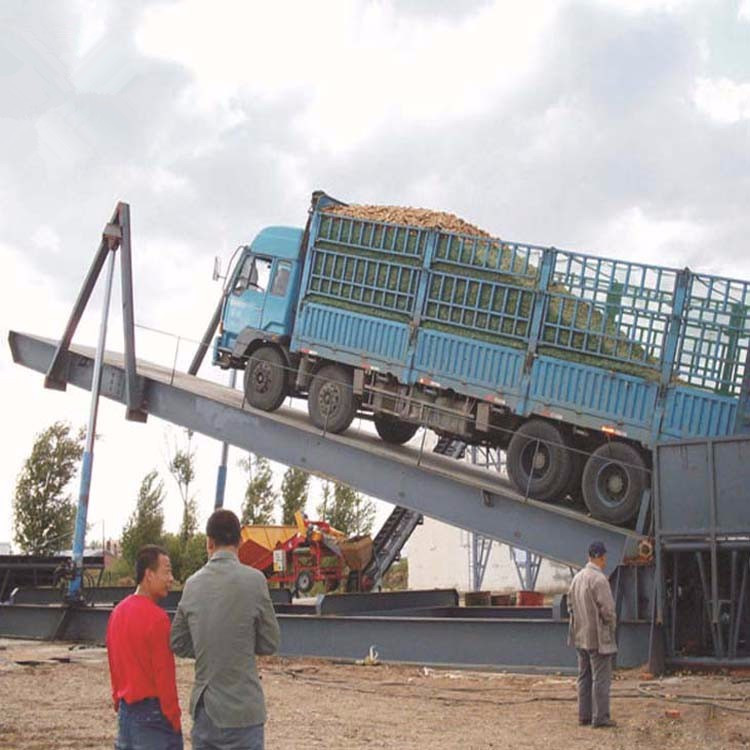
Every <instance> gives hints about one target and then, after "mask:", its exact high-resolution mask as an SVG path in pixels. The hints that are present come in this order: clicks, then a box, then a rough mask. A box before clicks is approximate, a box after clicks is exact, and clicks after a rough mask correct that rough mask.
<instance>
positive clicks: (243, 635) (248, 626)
mask: <svg viewBox="0 0 750 750" xmlns="http://www.w3.org/2000/svg"><path fill="white" fill-rule="evenodd" d="M206 537H207V542H206V547H207V549H208V556H209V560H208V562H207V563H206V564H205V565H204V566H203V567H202V568H201V569H200V570H199V571H198V572H197V573H195V574H193V575H192V576H190V578H188V580H187V582H186V583H185V588H184V590H183V592H182V598H181V599H180V604H179V606H178V608H177V612H176V614H175V617H174V621H173V622H172V637H171V643H172V650H173V651H174V652H175V654H177V655H178V656H186V657H191V658H194V659H195V685H194V686H193V694H192V697H191V700H190V712H191V714H192V716H193V735H192V737H193V750H222V748H239V747H241V748H247V749H248V750H263V743H264V741H263V725H264V723H265V720H266V708H265V702H264V699H263V690H262V688H261V685H260V680H259V678H258V670H257V667H256V663H255V656H256V654H273V653H275V652H276V651H277V650H278V647H279V641H280V632H279V626H278V623H277V622H276V615H275V614H274V611H273V604H272V603H271V595H270V594H269V592H268V584H267V583H266V578H265V576H264V575H263V573H261V572H260V571H258V570H255V569H254V568H250V567H248V566H246V565H243V564H242V563H241V562H240V561H239V559H238V558H237V551H238V549H239V544H240V522H239V521H238V519H237V516H236V515H235V514H234V513H232V512H231V511H229V510H217V511H215V512H214V513H213V514H212V515H211V517H210V518H209V519H208V523H207V525H206Z"/></svg>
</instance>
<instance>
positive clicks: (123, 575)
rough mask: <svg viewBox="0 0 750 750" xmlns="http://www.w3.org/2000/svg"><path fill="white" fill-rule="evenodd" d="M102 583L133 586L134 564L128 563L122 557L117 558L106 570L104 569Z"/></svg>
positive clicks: (105, 584)
mask: <svg viewBox="0 0 750 750" xmlns="http://www.w3.org/2000/svg"><path fill="white" fill-rule="evenodd" d="M102 585H103V586H126V585H133V586H135V564H131V563H129V562H128V561H127V560H126V559H125V558H124V557H120V558H118V559H117V560H115V561H114V562H113V563H112V565H111V566H110V567H109V568H108V569H107V570H105V571H104V576H103V577H102Z"/></svg>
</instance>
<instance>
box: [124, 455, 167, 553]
mask: <svg viewBox="0 0 750 750" xmlns="http://www.w3.org/2000/svg"><path fill="white" fill-rule="evenodd" d="M163 536H164V482H162V481H161V479H159V473H158V472H157V471H156V469H153V470H152V471H150V472H149V473H148V474H146V476H145V477H143V481H142V482H141V486H140V489H139V490H138V500H137V501H136V506H135V510H134V511H133V513H132V514H131V515H130V518H129V519H128V521H127V523H126V524H125V528H124V529H123V532H122V537H121V540H120V541H121V548H122V556H123V557H124V558H125V560H127V562H128V564H129V565H130V566H131V567H132V566H134V565H135V558H136V556H137V554H138V550H139V549H140V548H141V547H143V546H144V545H145V544H161V543H162V538H163Z"/></svg>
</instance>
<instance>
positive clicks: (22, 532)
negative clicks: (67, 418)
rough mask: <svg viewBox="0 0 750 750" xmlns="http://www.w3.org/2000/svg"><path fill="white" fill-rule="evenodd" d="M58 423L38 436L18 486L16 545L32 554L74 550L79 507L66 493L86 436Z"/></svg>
mask: <svg viewBox="0 0 750 750" xmlns="http://www.w3.org/2000/svg"><path fill="white" fill-rule="evenodd" d="M71 429H72V428H71V426H70V425H69V424H67V423H65V422H55V423H54V424H52V425H51V426H50V427H48V428H47V429H46V430H44V432H41V433H39V434H38V435H37V436H36V438H35V440H34V445H33V446H32V449H31V455H30V456H29V457H28V458H27V459H26V462H25V463H24V465H23V469H22V470H21V473H20V475H19V477H18V481H17V483H16V491H15V495H14V498H13V522H14V528H15V541H16V543H17V544H18V546H19V547H20V548H21V549H22V550H23V551H24V552H27V553H30V554H39V555H44V554H54V553H55V552H59V551H60V550H61V549H65V548H66V547H68V548H69V547H70V546H71V542H72V537H73V524H74V521H75V514H76V506H75V503H74V502H73V500H72V498H71V496H70V493H69V492H67V489H68V485H69V483H70V481H71V480H72V479H73V477H74V476H75V473H76V470H77V468H78V462H79V461H80V460H81V456H82V454H83V441H84V438H85V433H84V431H83V430H80V431H79V432H78V434H77V435H75V436H73V435H71Z"/></svg>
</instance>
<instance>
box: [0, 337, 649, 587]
mask: <svg viewBox="0 0 750 750" xmlns="http://www.w3.org/2000/svg"><path fill="white" fill-rule="evenodd" d="M9 342H10V347H11V351H12V353H13V359H14V361H15V362H17V363H18V364H21V365H24V366H26V367H29V368H31V369H34V370H38V371H39V372H46V371H47V367H48V366H49V362H50V360H51V358H52V356H53V353H54V350H55V346H56V345H55V342H53V341H49V340H46V339H41V338H38V337H34V336H30V335H26V334H20V333H16V332H11V333H10V334H9ZM92 355H93V352H92V350H91V349H89V348H87V347H72V348H71V354H70V357H71V361H70V368H69V381H70V382H71V383H72V384H74V385H77V386H79V387H81V388H86V389H88V388H90V387H91V376H92V365H93V356H92ZM105 362H106V364H105V367H104V376H103V379H102V395H103V396H105V397H107V398H110V399H112V400H115V401H119V402H124V400H125V374H124V371H123V364H122V356H121V355H116V354H108V355H107V357H106V359H105ZM138 365H139V366H138V374H139V375H141V376H142V377H143V378H144V386H145V395H146V399H147V402H148V405H149V413H151V414H153V415H154V416H156V417H160V418H161V419H165V420H167V421H169V422H172V423H174V424H177V425H180V426H182V427H185V428H189V429H192V430H194V431H196V432H200V433H202V434H204V435H208V436H209V437H212V438H215V439H217V440H220V441H222V442H228V443H230V444H231V445H235V446H237V447H238V448H241V449H242V450H248V451H252V452H254V453H258V454H260V455H262V456H266V457H267V458H269V459H271V460H274V461H278V462H280V463H283V464H286V465H287V466H295V467H297V468H299V469H303V470H305V471H308V472H311V473H313V474H317V475H319V476H323V477H328V478H333V479H336V480H338V481H340V482H344V483H345V484H348V485H350V486H352V487H354V488H356V489H357V490H359V491H360V492H363V493H365V494H367V495H370V496H372V497H377V498H380V499H382V500H386V501H387V502H390V503H393V504H395V505H403V506H405V507H408V508H411V509H412V510H416V511H418V512H420V513H424V514H425V515H427V516H430V517H432V518H436V519H438V520H441V521H444V522H445V523H448V524H451V525H453V526H458V527H460V528H464V529H467V530H469V531H475V532H478V533H480V534H482V535H484V536H487V537H491V538H493V539H499V540H500V541H503V542H505V543H507V544H511V545H515V546H519V547H523V548H524V549H527V550H529V551H531V552H534V553H535V554H538V555H541V556H542V557H546V558H548V559H552V560H558V561H560V562H562V563H564V564H566V565H571V566H576V567H578V566H580V565H581V563H582V558H583V557H584V556H585V550H586V549H587V547H588V544H589V543H590V541H591V540H592V539H601V540H602V541H603V542H604V543H605V544H606V546H607V549H608V550H609V551H610V554H609V555H608V570H607V571H606V572H607V573H611V572H612V571H613V570H614V568H615V567H616V566H617V564H618V563H619V562H621V561H622V560H623V559H624V558H625V557H627V556H630V555H634V554H636V551H637V544H638V540H639V539H640V537H639V536H638V535H637V534H635V533H634V532H632V531H630V530H628V529H621V528H618V527H615V526H610V525H608V524H605V523H602V522H600V521H595V520H594V519H591V518H589V517H587V516H585V515H583V514H581V513H577V512H574V511H572V510H569V509H566V508H561V507H557V506H554V505H550V504H545V503H540V502H536V501H534V500H524V498H523V497H521V496H520V495H518V494H517V493H516V492H515V490H514V489H513V488H512V487H511V485H510V483H509V482H508V481H507V480H504V479H503V478H502V477H498V476H497V475H496V474H495V473H493V472H489V471H486V470H483V469H481V468H476V467H472V466H470V465H469V464H464V463H459V462H457V461H455V460H453V459H450V458H445V457H443V456H437V455H434V454H430V453H428V454H421V453H420V452H419V451H418V450H417V449H414V448H411V447H406V446H398V447H394V446H389V445H387V444H386V443H384V442H383V441H381V440H379V439H377V438H375V437H374V436H371V435H369V434H363V433H357V432H356V431H355V430H354V429H350V430H349V431H348V432H347V433H345V434H344V435H331V434H325V435H324V434H323V433H322V432H321V431H320V430H318V429H317V428H315V427H314V426H313V425H312V424H310V423H309V421H308V420H307V415H306V414H302V413H301V412H299V411H297V410H295V409H289V408H282V409H280V410H279V411H277V412H274V413H272V414H269V413H266V412H261V411H256V410H254V409H251V408H250V407H248V406H245V405H244V399H243V397H242V394H241V393H240V392H239V391H236V390H231V389H229V388H226V387H225V386H222V385H218V384H216V383H211V382H208V381H205V380H201V379H199V378H196V377H193V376H189V375H184V374H181V373H176V374H175V373H172V372H170V370H169V369H167V368H164V367H160V366H158V365H153V364H150V363H147V362H144V361H142V360H139V363H138Z"/></svg>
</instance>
